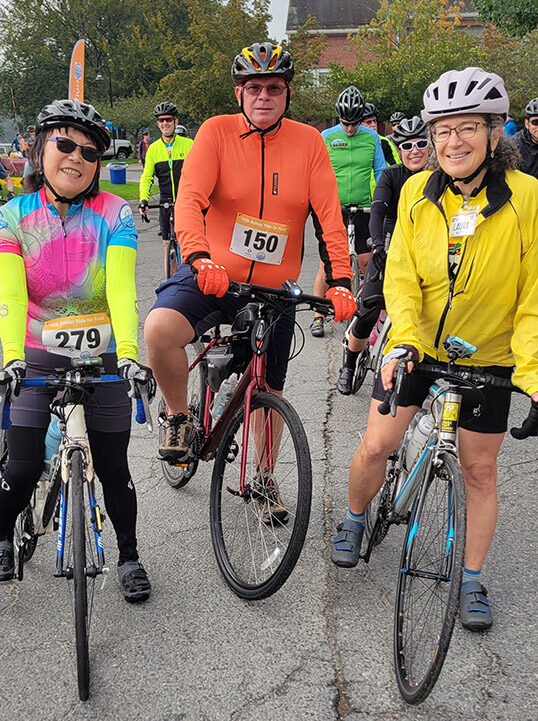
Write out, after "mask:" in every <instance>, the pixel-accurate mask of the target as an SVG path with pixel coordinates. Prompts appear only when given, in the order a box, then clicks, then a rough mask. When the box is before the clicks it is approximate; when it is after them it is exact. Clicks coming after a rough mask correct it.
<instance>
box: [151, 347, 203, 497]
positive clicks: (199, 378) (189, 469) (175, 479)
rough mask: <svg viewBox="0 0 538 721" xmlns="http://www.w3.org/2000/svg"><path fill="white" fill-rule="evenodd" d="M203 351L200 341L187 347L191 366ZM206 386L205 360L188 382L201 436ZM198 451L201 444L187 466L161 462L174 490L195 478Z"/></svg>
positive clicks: (190, 403) (162, 409)
mask: <svg viewBox="0 0 538 721" xmlns="http://www.w3.org/2000/svg"><path fill="white" fill-rule="evenodd" d="M203 349H204V345H203V343H201V342H200V341H198V340H197V341H194V342H193V343H191V344H190V345H188V346H187V348H186V351H187V359H188V363H189V365H190V364H191V363H192V362H193V361H194V360H195V359H196V358H197V357H198V356H199V355H200V353H201V352H202V351H203ZM206 384H207V364H206V362H205V360H202V361H200V363H198V365H196V366H195V367H194V368H193V369H192V370H191V372H190V373H189V378H188V381H187V403H188V406H189V412H190V414H191V416H192V417H193V419H194V423H195V426H196V428H197V430H198V433H199V434H200V433H201V432H202V427H203V422H204V411H205V389H206ZM163 414H166V407H165V403H164V400H161V401H160V402H159V416H160V417H162V415H163ZM163 439H164V427H163V426H162V425H160V426H159V442H162V441H163ZM198 451H199V442H195V447H194V457H193V458H192V459H191V460H190V461H189V463H188V465H187V466H174V465H171V464H170V463H168V462H167V461H161V467H162V471H163V476H164V478H165V480H166V482H167V483H168V484H169V485H170V486H172V488H182V487H183V486H185V485H187V483H188V482H189V481H190V480H191V478H192V477H193V476H194V474H195V473H196V469H197V468H198V462H199V458H198Z"/></svg>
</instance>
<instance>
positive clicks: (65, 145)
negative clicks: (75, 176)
mask: <svg viewBox="0 0 538 721" xmlns="http://www.w3.org/2000/svg"><path fill="white" fill-rule="evenodd" d="M49 140H55V141H56V147H57V149H58V150H59V151H60V153H65V154H66V155H70V153H73V152H74V151H75V150H76V149H77V148H80V154H81V155H82V157H83V159H84V160H86V161H87V162H88V163H96V162H97V161H98V160H99V158H100V157H101V153H100V152H99V151H98V150H96V148H89V147H88V146H87V145H79V144H78V143H75V141H74V140H70V139H69V138H61V137H57V136H56V137H54V138H47V142H48V141H49Z"/></svg>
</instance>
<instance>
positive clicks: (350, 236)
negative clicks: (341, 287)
mask: <svg viewBox="0 0 538 721" xmlns="http://www.w3.org/2000/svg"><path fill="white" fill-rule="evenodd" d="M369 212H370V208H361V207H360V206H358V205H355V203H348V204H347V205H343V206H342V215H343V216H344V218H345V225H346V230H347V242H348V248H349V262H350V264H351V270H352V271H353V277H352V279H351V292H352V293H353V295H354V296H355V297H357V294H358V292H359V290H360V287H361V285H362V280H363V277H362V272H361V270H360V268H359V261H358V260H357V250H356V248H355V216H356V215H357V213H369Z"/></svg>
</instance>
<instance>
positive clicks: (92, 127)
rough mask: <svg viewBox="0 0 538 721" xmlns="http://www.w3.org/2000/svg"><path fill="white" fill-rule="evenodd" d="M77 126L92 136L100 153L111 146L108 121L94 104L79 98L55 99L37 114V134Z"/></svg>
mask: <svg viewBox="0 0 538 721" xmlns="http://www.w3.org/2000/svg"><path fill="white" fill-rule="evenodd" d="M64 127H69V128H76V129H77V130H80V131H81V132H83V133H86V134H87V135H89V136H90V138H92V140H93V141H94V142H95V144H96V145H97V149H98V150H99V152H100V153H104V151H105V150H107V149H108V148H109V147H110V134H109V132H108V129H107V127H106V123H105V121H104V120H103V118H102V117H101V116H100V115H99V113H98V112H97V110H96V109H95V108H94V107H93V105H89V104H88V103H81V102H80V101H79V100H54V101H53V102H52V103H49V104H48V105H45V107H44V108H43V110H42V111H41V112H40V113H39V115H38V116H37V123H36V135H37V134H39V133H41V132H42V131H43V130H49V129H50V128H64Z"/></svg>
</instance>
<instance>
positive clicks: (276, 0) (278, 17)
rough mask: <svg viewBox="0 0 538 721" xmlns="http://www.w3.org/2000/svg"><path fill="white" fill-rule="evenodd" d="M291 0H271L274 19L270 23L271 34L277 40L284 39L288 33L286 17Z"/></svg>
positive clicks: (271, 11)
mask: <svg viewBox="0 0 538 721" xmlns="http://www.w3.org/2000/svg"><path fill="white" fill-rule="evenodd" d="M288 4H289V0H271V2H270V3H269V12H270V13H271V15H272V16H273V20H272V21H271V22H270V23H269V34H270V35H271V37H273V38H274V39H275V40H279V41H280V40H282V38H283V37H284V35H285V34H286V19H287V17H288Z"/></svg>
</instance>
